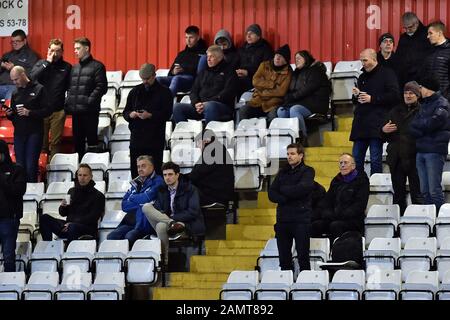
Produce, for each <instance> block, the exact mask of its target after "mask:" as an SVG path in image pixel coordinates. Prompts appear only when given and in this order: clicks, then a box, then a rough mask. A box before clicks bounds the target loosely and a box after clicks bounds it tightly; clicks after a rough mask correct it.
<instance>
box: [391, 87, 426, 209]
mask: <svg viewBox="0 0 450 320" xmlns="http://www.w3.org/2000/svg"><path fill="white" fill-rule="evenodd" d="M420 96H421V95H420V86H419V85H418V84H417V82H415V81H411V82H408V83H406V84H405V88H404V90H403V97H404V102H402V103H400V104H398V105H397V106H396V107H394V108H393V109H392V110H391V111H390V112H389V114H388V117H387V121H388V122H387V123H386V124H385V125H384V127H383V128H382V131H383V138H384V140H386V141H388V142H389V144H388V146H387V157H386V162H387V163H388V165H389V171H390V172H391V180H392V187H393V189H394V201H393V202H394V204H398V205H399V206H400V211H401V213H402V214H403V212H405V209H406V179H407V178H408V181H409V190H410V193H411V201H412V203H413V204H422V203H423V198H422V195H421V193H420V183H419V176H418V175H417V169H416V139H415V138H413V137H412V136H411V134H410V132H409V125H410V123H411V121H412V119H413V118H414V116H415V115H416V113H417V111H419V101H418V99H419V98H420Z"/></svg>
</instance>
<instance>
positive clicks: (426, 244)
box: [398, 237, 437, 281]
mask: <svg viewBox="0 0 450 320" xmlns="http://www.w3.org/2000/svg"><path fill="white" fill-rule="evenodd" d="M436 249H437V245H436V238H418V237H411V238H409V239H408V241H407V242H406V244H405V248H404V249H403V250H402V251H401V252H400V256H399V257H398V265H399V267H400V268H401V269H402V280H403V281H405V280H406V279H407V277H408V275H409V273H410V272H412V271H413V270H420V271H428V270H430V269H431V267H432V266H433V261H434V258H435V256H436Z"/></svg>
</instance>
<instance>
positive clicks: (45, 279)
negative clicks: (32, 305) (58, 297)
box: [22, 271, 59, 300]
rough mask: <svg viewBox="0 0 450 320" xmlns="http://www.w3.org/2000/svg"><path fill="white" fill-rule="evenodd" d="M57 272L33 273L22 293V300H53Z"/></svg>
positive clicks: (56, 284)
mask: <svg viewBox="0 0 450 320" xmlns="http://www.w3.org/2000/svg"><path fill="white" fill-rule="evenodd" d="M58 283H59V274H58V272H40V271H39V272H34V273H32V274H31V276H30V279H29V280H28V284H27V285H26V286H25V288H24V290H23V291H22V299H23V300H53V293H54V292H55V290H56V288H57V287H58Z"/></svg>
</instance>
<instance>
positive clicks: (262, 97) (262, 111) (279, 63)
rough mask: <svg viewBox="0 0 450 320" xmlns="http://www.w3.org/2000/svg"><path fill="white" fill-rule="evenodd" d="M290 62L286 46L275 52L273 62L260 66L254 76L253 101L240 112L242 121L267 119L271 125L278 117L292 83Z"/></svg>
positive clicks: (265, 62)
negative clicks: (279, 109)
mask: <svg viewBox="0 0 450 320" xmlns="http://www.w3.org/2000/svg"><path fill="white" fill-rule="evenodd" d="M290 60H291V50H290V48H289V46H288V45H287V44H286V45H284V46H282V47H281V48H279V49H278V50H277V51H276V52H275V56H274V57H273V59H272V60H269V61H264V62H263V63H261V64H260V65H259V68H258V71H256V73H255V75H254V76H253V86H254V87H255V91H254V92H253V96H252V99H251V100H250V101H249V102H248V103H247V104H246V105H245V106H243V107H242V108H241V109H240V110H239V114H240V119H241V120H243V119H250V118H259V117H267V120H268V122H269V123H270V121H272V120H273V119H274V118H276V117H277V108H278V107H279V106H280V105H281V104H282V103H283V99H284V96H285V95H286V92H287V91H288V89H289V85H290V83H291V78H292V69H291V66H290V65H289V62H290Z"/></svg>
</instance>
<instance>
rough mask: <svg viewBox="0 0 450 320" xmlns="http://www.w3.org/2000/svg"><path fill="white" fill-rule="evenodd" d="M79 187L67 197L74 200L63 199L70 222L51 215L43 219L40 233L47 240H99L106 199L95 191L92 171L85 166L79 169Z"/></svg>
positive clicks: (64, 214) (63, 209)
mask: <svg viewBox="0 0 450 320" xmlns="http://www.w3.org/2000/svg"><path fill="white" fill-rule="evenodd" d="M76 176H77V179H76V180H75V187H73V188H70V189H69V191H68V192H67V194H68V195H69V196H70V200H69V201H67V200H66V199H63V200H62V202H61V205H60V207H59V214H60V215H61V216H62V217H66V220H62V219H56V218H54V217H52V216H50V215H48V214H44V215H42V217H41V218H40V230H41V235H42V239H43V240H44V241H51V240H53V238H52V233H54V234H55V235H57V236H58V237H60V238H66V239H67V240H68V241H69V242H70V241H72V240H77V239H78V238H79V237H81V236H83V235H89V236H92V237H97V231H98V220H99V219H100V218H101V217H102V216H103V214H104V212H105V196H104V195H103V193H101V192H100V191H98V190H97V189H96V188H95V182H94V180H92V169H91V167H90V166H89V165H87V164H85V163H82V164H80V167H79V168H78V170H77V174H76Z"/></svg>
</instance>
